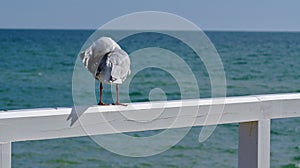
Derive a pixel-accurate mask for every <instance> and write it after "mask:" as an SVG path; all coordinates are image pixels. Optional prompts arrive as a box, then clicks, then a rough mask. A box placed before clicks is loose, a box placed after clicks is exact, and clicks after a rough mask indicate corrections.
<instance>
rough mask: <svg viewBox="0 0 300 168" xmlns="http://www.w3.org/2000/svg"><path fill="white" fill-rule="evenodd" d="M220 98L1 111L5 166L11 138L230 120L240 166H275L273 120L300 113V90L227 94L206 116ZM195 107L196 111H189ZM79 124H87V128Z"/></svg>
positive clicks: (2, 167) (0, 166) (0, 149)
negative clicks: (236, 138)
mask: <svg viewBox="0 0 300 168" xmlns="http://www.w3.org/2000/svg"><path fill="white" fill-rule="evenodd" d="M215 100H218V99H217V98H216V99H197V100H182V101H167V102H152V103H150V102H146V103H132V104H129V105H128V106H127V107H120V106H101V107H99V106H92V107H79V108H77V109H76V111H77V113H76V112H75V109H74V108H48V109H29V110H12V111H1V112H0V168H10V167H11V143H12V142H17V141H26V140H41V139H53V138H66V137H78V136H87V132H88V134H89V135H97V134H112V133H120V132H133V131H145V130H156V129H166V128H180V127H189V126H203V125H216V124H228V123H239V145H238V167H240V168H248V167H249V168H254V167H259V168H267V167H270V120H271V119H275V118H289V117H300V94H275V95H256V96H241V97H227V98H225V101H224V104H225V106H224V111H223V114H222V117H221V118H220V119H219V121H218V119H213V120H206V118H207V116H208V115H210V116H209V117H219V116H220V114H221V111H210V112H209V109H214V108H213V107H217V106H220V101H215ZM221 102H222V101H221ZM153 105H155V106H153ZM195 108H198V113H197V115H196V116H195V115H193V114H191V113H190V111H191V109H195ZM162 109H163V113H162V114H160V112H161V110H162ZM179 109H181V112H180V115H178V112H177V111H178V110H179ZM217 109H219V108H217ZM208 112H209V113H208ZM153 114H154V115H153ZM157 114H159V115H157ZM77 116H78V117H79V119H78V117H77ZM125 116H126V117H125ZM128 116H129V118H128ZM130 117H131V118H134V119H130ZM174 119H176V121H177V122H176V123H175V124H174V123H173V121H174ZM79 121H80V122H79ZM137 121H142V122H137ZM147 121H151V122H147ZM189 121H194V122H189ZM80 123H85V124H84V127H83V124H80ZM170 123H173V124H171V125H170ZM110 124H112V125H114V126H117V127H118V129H114V128H112V127H111V126H109V125H110ZM87 130H88V131H87Z"/></svg>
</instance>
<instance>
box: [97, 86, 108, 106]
mask: <svg viewBox="0 0 300 168" xmlns="http://www.w3.org/2000/svg"><path fill="white" fill-rule="evenodd" d="M102 90H103V86H102V82H100V101H99V103H98V105H100V106H107V105H109V104H106V103H103V102H102Z"/></svg>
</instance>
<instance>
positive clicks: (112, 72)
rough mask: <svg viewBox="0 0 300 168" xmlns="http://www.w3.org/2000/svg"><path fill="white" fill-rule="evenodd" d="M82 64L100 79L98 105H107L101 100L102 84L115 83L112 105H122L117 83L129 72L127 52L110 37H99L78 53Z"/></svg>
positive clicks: (123, 79)
mask: <svg viewBox="0 0 300 168" xmlns="http://www.w3.org/2000/svg"><path fill="white" fill-rule="evenodd" d="M80 57H81V59H82V63H83V65H84V66H85V67H86V68H87V69H88V70H89V71H90V72H91V73H92V74H93V76H94V77H95V79H96V80H98V81H100V101H99V103H98V105H109V104H106V103H103V101H102V90H103V85H102V83H104V84H116V102H115V103H113V105H123V106H126V104H122V103H120V101H119V84H122V82H124V81H125V79H126V77H127V76H128V75H129V74H130V59H129V56H128V54H127V53H126V52H125V51H124V50H122V49H121V47H120V46H119V45H118V44H117V43H116V42H115V41H114V40H113V39H111V38H110V37H101V38H99V39H97V40H96V41H94V42H93V44H92V45H91V46H90V47H88V48H87V49H86V50H84V51H82V52H81V53H80Z"/></svg>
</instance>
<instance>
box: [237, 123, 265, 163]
mask: <svg viewBox="0 0 300 168" xmlns="http://www.w3.org/2000/svg"><path fill="white" fill-rule="evenodd" d="M238 146H239V149H238V155H239V156H238V167H239V168H269V167H270V120H269V119H266V120H259V121H252V122H243V123H239V145H238Z"/></svg>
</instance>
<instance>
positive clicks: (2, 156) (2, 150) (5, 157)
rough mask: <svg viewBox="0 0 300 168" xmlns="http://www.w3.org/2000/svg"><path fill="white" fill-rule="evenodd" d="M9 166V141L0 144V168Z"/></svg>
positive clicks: (8, 167)
mask: <svg viewBox="0 0 300 168" xmlns="http://www.w3.org/2000/svg"><path fill="white" fill-rule="evenodd" d="M10 167H11V143H10V142H8V143H4V144H0V168H10Z"/></svg>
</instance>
